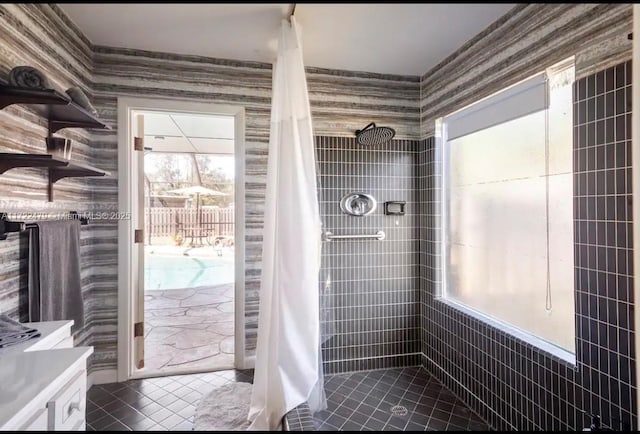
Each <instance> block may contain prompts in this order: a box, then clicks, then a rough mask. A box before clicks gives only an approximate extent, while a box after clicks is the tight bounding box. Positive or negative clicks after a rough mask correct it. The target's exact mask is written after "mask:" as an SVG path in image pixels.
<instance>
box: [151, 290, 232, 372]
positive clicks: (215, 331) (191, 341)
mask: <svg viewBox="0 0 640 434" xmlns="http://www.w3.org/2000/svg"><path fill="white" fill-rule="evenodd" d="M233 295H234V285H233V284H225V285H218V286H213V287H201V288H187V289H170V290H164V291H163V290H154V291H146V292H145V301H144V302H145V320H144V324H145V350H144V352H145V354H144V359H145V369H149V370H152V371H154V372H163V371H170V372H180V371H194V370H203V371H205V370H206V371H210V370H219V369H232V368H233V344H234V342H233V328H234V324H233V323H234V315H233Z"/></svg>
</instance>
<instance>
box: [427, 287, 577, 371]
mask: <svg viewBox="0 0 640 434" xmlns="http://www.w3.org/2000/svg"><path fill="white" fill-rule="evenodd" d="M435 300H436V301H437V302H440V303H443V304H446V305H447V306H450V307H452V308H453V309H456V310H458V311H460V312H462V313H463V314H466V315H469V316H470V317H472V318H475V319H477V320H478V321H482V322H484V323H486V324H488V325H490V326H492V327H495V328H497V329H498V330H501V331H503V332H505V333H507V334H508V335H510V336H513V337H515V338H516V339H519V340H521V341H524V342H525V343H527V344H529V345H531V346H533V347H535V348H537V349H539V350H541V351H544V352H545V353H548V354H549V355H551V356H552V357H554V358H556V359H559V361H560V362H564V363H566V364H568V365H569V366H570V367H571V368H573V369H576V368H577V363H576V355H575V354H574V353H571V352H569V351H567V350H564V349H562V348H560V347H558V346H556V345H553V344H551V343H549V342H547V341H545V340H542V339H540V338H538V337H536V336H534V335H532V334H530V333H526V332H524V331H522V330H520V329H518V328H516V327H513V326H510V325H508V324H506V323H504V322H501V321H497V320H495V319H493V318H491V317H489V316H487V315H484V314H482V313H480V312H478V311H476V310H473V309H471V308H469V307H467V306H465V305H463V304H461V303H458V302H456V301H454V300H450V299H447V298H444V297H436V298H435Z"/></svg>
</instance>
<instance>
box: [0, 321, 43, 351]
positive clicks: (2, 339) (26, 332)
mask: <svg viewBox="0 0 640 434" xmlns="http://www.w3.org/2000/svg"><path fill="white" fill-rule="evenodd" d="M37 337H40V332H39V331H38V330H36V329H32V328H29V327H26V326H24V325H22V324H20V323H19V322H18V321H14V320H12V319H11V318H9V317H8V316H7V315H0V348H6V347H9V346H11V345H17V344H21V343H23V342H26V341H28V340H30V339H34V338H37Z"/></svg>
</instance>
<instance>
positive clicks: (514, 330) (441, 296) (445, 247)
mask: <svg viewBox="0 0 640 434" xmlns="http://www.w3.org/2000/svg"><path fill="white" fill-rule="evenodd" d="M573 60H574V59H573V57H572V58H571V59H568V60H567V61H573ZM537 76H538V75H536V76H535V77H537ZM532 78H534V77H530V78H529V79H525V80H523V81H522V82H526V81H528V80H531V79H532ZM522 82H519V83H516V84H514V85H512V86H509V87H507V88H504V89H501V90H499V91H497V92H495V93H494V94H492V95H490V96H488V97H486V98H483V99H482V100H480V101H477V102H475V103H472V104H470V105H469V106H467V107H471V106H473V107H474V108H475V109H477V108H480V107H482V106H483V105H487V103H488V102H489V103H490V101H491V99H492V98H493V99H494V100H497V101H499V100H501V99H504V96H505V95H506V96H507V97H508V95H509V94H510V91H511V90H512V89H513V88H514V87H516V86H518V85H519V84H520V83H522ZM496 95H498V97H496ZM500 95H502V97H500ZM465 109H466V107H465V108H462V109H460V110H458V111H456V112H454V113H452V114H450V115H448V116H445V117H441V118H438V119H436V121H435V161H436V162H437V163H438V164H436V168H437V167H439V168H440V176H439V177H436V191H439V192H440V195H439V196H440V197H439V198H438V199H439V200H438V201H437V205H436V216H437V217H436V227H438V228H439V230H438V238H437V243H438V247H439V248H438V253H437V254H436V258H437V260H436V266H437V267H438V269H439V270H440V273H439V274H440V276H439V277H440V279H439V280H440V285H438V288H437V290H436V295H435V300H436V302H440V303H443V304H445V305H447V306H450V307H452V308H453V309H456V310H457V311H459V312H462V313H463V314H466V315H468V316H470V317H472V318H475V319H477V320H478V321H482V322H483V323H485V324H488V325H490V326H492V327H495V328H497V329H498V330H501V331H503V332H505V333H507V334H509V335H511V336H513V337H515V338H517V339H520V340H522V341H524V342H525V343H528V344H530V345H532V346H534V347H536V348H538V349H540V350H542V351H544V352H546V353H549V354H551V355H552V356H555V357H557V358H558V359H560V360H561V361H564V362H566V363H568V364H569V365H570V366H571V367H575V366H576V363H577V362H576V353H574V352H571V351H568V350H566V349H564V348H561V347H559V346H557V345H555V344H552V343H550V342H548V341H546V340H545V339H543V338H541V337H538V336H536V335H534V334H533V333H530V332H527V331H525V330H523V329H521V328H519V327H516V326H513V325H511V324H509V323H507V322H505V321H502V320H500V319H498V318H495V317H492V316H490V315H487V314H484V313H482V312H480V311H478V310H476V309H474V308H472V307H470V306H467V305H465V304H464V303H461V302H459V301H457V300H455V299H453V298H450V297H448V295H447V288H448V287H449V258H450V239H449V213H450V209H449V200H448V198H449V189H448V187H449V185H450V178H449V177H450V173H449V172H450V170H449V169H450V159H449V157H450V156H449V148H448V134H447V121H446V119H447V118H450V117H451V118H453V119H459V116H458V114H459V113H460V112H462V111H464V110H465ZM525 114H526V113H525ZM523 115H524V114H521V115H520V116H517V117H521V116H523ZM502 122H504V121H500V122H496V123H493V124H491V125H487V127H489V126H494V125H498V124H500V123H502ZM436 170H437V169H436ZM574 244H575V241H574ZM574 327H575V312H574Z"/></svg>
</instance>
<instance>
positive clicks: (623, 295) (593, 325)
mask: <svg viewBox="0 0 640 434" xmlns="http://www.w3.org/2000/svg"><path fill="white" fill-rule="evenodd" d="M630 140H631V62H630V61H628V62H625V63H622V64H619V65H617V66H614V67H611V68H609V69H606V70H604V71H600V72H598V73H596V74H593V75H589V76H587V77H585V78H582V79H580V80H578V81H577V82H576V84H575V85H574V172H575V175H574V192H575V198H574V221H575V288H576V293H575V295H576V338H577V339H576V343H577V345H576V357H577V366H576V367H573V366H571V365H569V364H567V363H565V362H563V361H560V360H558V359H556V358H554V357H551V356H549V355H548V354H546V353H544V352H541V351H539V350H537V349H536V348H535V347H532V346H531V345H528V344H525V343H523V342H522V341H519V340H517V339H515V338H513V337H511V336H510V335H508V334H505V333H503V332H502V331H499V330H497V329H495V328H493V327H490V326H488V325H486V324H484V323H482V322H480V321H478V320H476V319H473V318H471V317H469V316H467V315H465V314H462V313H461V312H459V311H457V310H455V309H453V308H451V307H449V306H446V305H444V304H442V303H440V302H438V301H437V300H434V293H435V291H436V289H437V287H438V284H439V276H438V272H439V270H438V264H437V261H436V260H435V259H436V257H437V254H438V245H437V243H436V231H437V229H438V222H437V218H436V217H437V216H436V215H435V213H436V210H437V206H436V205H437V200H438V194H439V190H438V178H437V176H438V175H437V174H438V173H439V167H438V163H437V162H436V161H435V159H434V140H433V138H430V139H427V140H425V141H424V151H422V152H420V154H419V167H420V170H419V172H420V176H419V183H420V200H421V212H420V223H421V224H420V226H421V228H422V229H421V231H420V246H421V251H420V255H421V261H420V264H421V274H420V275H421V284H422V286H421V297H420V301H421V318H422V324H421V329H422V336H423V346H422V351H423V353H424V355H425V356H426V357H425V360H424V363H425V366H426V367H427V368H428V369H429V370H430V371H432V372H433V373H434V374H435V375H436V376H437V377H438V378H440V379H441V380H442V381H443V382H444V383H445V385H447V386H448V387H450V388H451V389H452V390H453V391H454V392H455V393H456V394H458V396H460V397H462V399H463V401H464V402H466V403H467V404H469V405H470V406H471V407H472V408H473V409H474V410H476V411H477V412H478V413H479V414H480V415H482V416H483V417H485V418H486V419H487V420H488V421H489V423H490V424H491V425H492V426H493V427H495V428H498V429H513V428H515V429H544V430H549V429H554V430H555V429H572V430H574V429H578V430H579V429H582V428H583V427H585V426H588V425H589V423H588V419H587V418H586V417H585V415H584V412H589V413H595V414H600V415H601V416H602V420H603V422H604V423H605V424H606V425H609V426H611V427H612V428H615V429H621V428H626V429H636V428H637V427H636V415H637V413H636V404H637V403H636V387H637V386H636V385H637V383H636V376H635V347H634V323H633V320H634V319H633V310H634V301H633V292H632V291H633V277H632V276H633V272H632V254H633V250H632V249H633V246H632V222H631V218H632V216H631V148H632V147H631V141H630Z"/></svg>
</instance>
